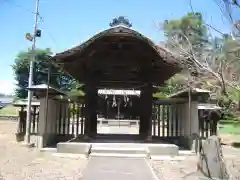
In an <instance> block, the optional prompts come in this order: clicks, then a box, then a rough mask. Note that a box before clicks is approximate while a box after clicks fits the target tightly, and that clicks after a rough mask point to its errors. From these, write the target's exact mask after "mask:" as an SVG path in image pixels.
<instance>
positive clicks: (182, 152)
mask: <svg viewBox="0 0 240 180" xmlns="http://www.w3.org/2000/svg"><path fill="white" fill-rule="evenodd" d="M195 155H196V153H195V152H193V151H188V150H179V156H195Z"/></svg>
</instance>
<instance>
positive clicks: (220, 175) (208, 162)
mask: <svg viewBox="0 0 240 180" xmlns="http://www.w3.org/2000/svg"><path fill="white" fill-rule="evenodd" d="M198 169H199V170H200V171H201V172H202V173H203V174H204V175H205V176H207V177H209V178H213V179H215V178H216V179H222V180H229V179H230V177H229V174H228V172H227V168H226V164H225V162H224V159H223V155H222V148H221V145H220V140H219V138H218V137H217V136H210V137H208V138H207V139H206V140H205V142H203V144H202V145H200V157H199V161H198Z"/></svg>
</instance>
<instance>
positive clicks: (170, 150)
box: [148, 144, 179, 157]
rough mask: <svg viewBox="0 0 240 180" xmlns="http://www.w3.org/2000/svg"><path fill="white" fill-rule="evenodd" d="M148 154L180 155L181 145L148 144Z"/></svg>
mask: <svg viewBox="0 0 240 180" xmlns="http://www.w3.org/2000/svg"><path fill="white" fill-rule="evenodd" d="M148 155H149V156H150V157H151V156H164V155H167V156H178V155H179V147H178V146H177V145H175V144H151V145H149V146H148Z"/></svg>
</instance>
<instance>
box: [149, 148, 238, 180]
mask: <svg viewBox="0 0 240 180" xmlns="http://www.w3.org/2000/svg"><path fill="white" fill-rule="evenodd" d="M223 156H224V159H225V162H226V164H227V168H228V171H229V173H230V174H231V176H232V177H231V180H240V150H239V149H235V148H232V147H229V146H223ZM197 162H198V157H197V156H189V157H187V158H186V159H185V160H182V161H170V160H165V161H150V164H151V165H152V167H153V170H154V172H155V173H156V175H157V176H158V178H159V179H160V180H181V179H182V180H183V179H184V180H198V179H199V180H200V179H206V178H204V176H203V175H202V174H201V173H200V172H198V171H197ZM201 177H202V178H201Z"/></svg>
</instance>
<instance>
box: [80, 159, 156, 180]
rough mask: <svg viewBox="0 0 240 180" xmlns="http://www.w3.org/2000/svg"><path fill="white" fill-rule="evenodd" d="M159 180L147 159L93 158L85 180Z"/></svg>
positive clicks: (84, 177)
mask: <svg viewBox="0 0 240 180" xmlns="http://www.w3.org/2000/svg"><path fill="white" fill-rule="evenodd" d="M96 179H97V180H157V178H156V176H155V175H154V174H153V172H152V171H151V169H150V167H149V165H148V164H147V162H146V160H145V159H140V158H139V159H135V158H120V157H92V158H91V159H90V161H89V163H88V165H87V167H86V169H85V171H83V180H96Z"/></svg>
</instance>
